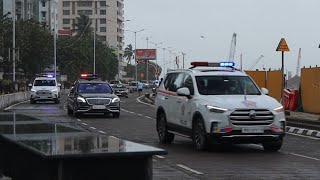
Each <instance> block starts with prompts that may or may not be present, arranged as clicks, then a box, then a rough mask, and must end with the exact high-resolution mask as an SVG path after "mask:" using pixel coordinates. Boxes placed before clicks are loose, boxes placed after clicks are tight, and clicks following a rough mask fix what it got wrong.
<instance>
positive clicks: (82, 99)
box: [77, 97, 86, 103]
mask: <svg viewBox="0 0 320 180" xmlns="http://www.w3.org/2000/svg"><path fill="white" fill-rule="evenodd" d="M77 101H78V102H83V103H85V102H86V100H85V99H84V98H83V97H77Z"/></svg>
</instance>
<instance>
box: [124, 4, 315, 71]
mask: <svg viewBox="0 0 320 180" xmlns="http://www.w3.org/2000/svg"><path fill="white" fill-rule="evenodd" d="M124 4H125V8H124V11H125V19H126V20H130V21H129V22H125V29H127V30H140V29H146V30H145V31H143V32H141V33H138V36H137V48H146V46H147V41H146V40H145V38H146V37H152V38H151V39H150V40H149V42H150V41H151V42H164V44H163V45H159V46H161V47H163V46H164V47H173V48H175V49H176V52H181V51H183V52H186V53H187V56H186V60H187V62H186V63H188V65H187V67H189V64H190V61H200V60H201V61H222V60H227V59H228V55H229V51H230V44H231V39H232V34H233V33H234V32H235V33H237V46H236V54H235V62H236V63H238V64H239V59H240V54H241V53H242V54H243V61H244V67H250V66H251V65H252V64H253V63H254V62H255V61H256V59H258V57H259V56H260V55H263V56H264V58H262V60H261V61H260V63H259V64H258V65H257V66H256V67H255V68H262V67H263V64H264V67H265V68H272V69H273V68H281V53H280V52H276V51H275V49H276V48H277V45H278V43H279V41H280V39H281V38H285V39H286V41H287V43H288V45H289V48H290V52H288V53H285V54H286V55H285V69H287V70H289V71H293V74H295V72H296V67H297V59H298V51H299V48H302V58H301V66H302V67H303V66H310V65H311V66H315V65H317V64H319V62H320V49H319V48H318V46H319V42H320V10H319V8H320V1H319V0H125V1H124ZM200 36H204V37H205V38H201V37H200ZM125 44H126V45H127V44H132V45H133V46H134V33H130V32H128V31H126V32H125ZM150 47H151V48H152V47H154V45H153V44H150V43H149V48H150ZM165 53H166V55H167V56H166V60H167V61H168V60H169V56H168V54H169V53H168V52H165ZM180 59H182V58H180ZM172 60H173V58H172ZM158 64H160V65H161V64H163V51H162V50H159V52H158ZM171 67H173V66H172V65H171Z"/></svg>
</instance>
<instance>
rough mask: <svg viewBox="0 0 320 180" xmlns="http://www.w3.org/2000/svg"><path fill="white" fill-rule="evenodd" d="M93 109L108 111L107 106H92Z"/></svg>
mask: <svg viewBox="0 0 320 180" xmlns="http://www.w3.org/2000/svg"><path fill="white" fill-rule="evenodd" d="M92 109H106V106H104V105H94V106H92Z"/></svg>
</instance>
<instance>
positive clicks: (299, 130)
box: [286, 126, 320, 139]
mask: <svg viewBox="0 0 320 180" xmlns="http://www.w3.org/2000/svg"><path fill="white" fill-rule="evenodd" d="M286 132H287V133H293V134H299V135H303V136H311V137H316V138H319V139H320V131H317V130H310V129H303V128H297V127H291V126H287V127H286Z"/></svg>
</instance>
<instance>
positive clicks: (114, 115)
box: [112, 112, 120, 118]
mask: <svg viewBox="0 0 320 180" xmlns="http://www.w3.org/2000/svg"><path fill="white" fill-rule="evenodd" d="M112 115H113V118H119V117H120V112H116V113H112Z"/></svg>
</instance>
